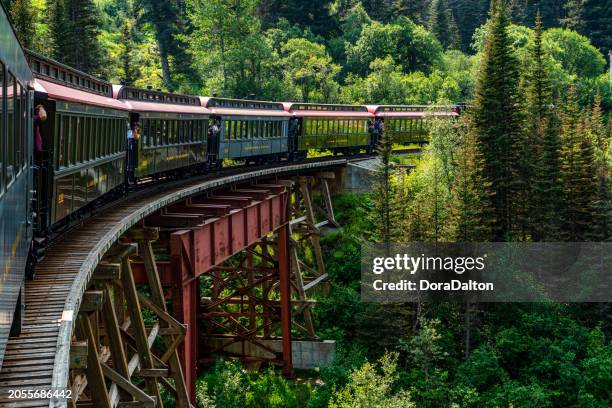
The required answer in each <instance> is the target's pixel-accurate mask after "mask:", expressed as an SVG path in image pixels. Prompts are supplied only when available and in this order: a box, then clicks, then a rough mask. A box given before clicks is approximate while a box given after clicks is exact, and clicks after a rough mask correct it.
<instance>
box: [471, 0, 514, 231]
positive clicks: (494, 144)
mask: <svg viewBox="0 0 612 408" xmlns="http://www.w3.org/2000/svg"><path fill="white" fill-rule="evenodd" d="M506 7H507V5H506V3H505V2H504V1H499V2H497V3H495V6H494V8H493V9H492V12H491V13H492V17H491V18H492V19H491V22H490V26H489V28H488V29H487V36H486V41H485V46H484V50H483V56H482V60H481V67H480V72H479V75H478V82H477V85H476V97H475V99H474V105H473V107H472V108H471V109H470V111H469V114H470V126H471V127H472V130H471V131H473V132H474V134H475V136H476V139H477V141H478V143H479V145H480V148H481V151H482V155H483V159H484V176H485V177H486V179H487V180H488V181H489V182H490V183H491V190H492V193H493V196H492V199H491V201H492V206H493V211H494V216H495V220H496V223H495V225H494V231H493V232H494V239H495V240H508V239H510V238H511V237H512V236H513V234H514V232H513V229H514V227H515V223H517V221H519V220H517V216H518V214H519V206H520V204H519V205H517V204H516V202H515V201H514V200H515V198H516V194H521V193H523V191H522V189H521V187H520V183H522V180H521V174H517V173H516V172H515V169H516V163H514V162H513V158H514V156H513V153H517V152H518V149H519V148H520V147H521V142H522V134H521V128H522V118H521V115H520V111H519V109H520V108H519V107H520V102H519V93H518V85H519V70H518V61H517V60H516V57H515V55H514V52H513V50H512V45H511V44H512V42H511V38H510V36H509V34H508V26H509V23H510V21H509V16H508V11H507V8H506ZM519 170H520V167H519Z"/></svg>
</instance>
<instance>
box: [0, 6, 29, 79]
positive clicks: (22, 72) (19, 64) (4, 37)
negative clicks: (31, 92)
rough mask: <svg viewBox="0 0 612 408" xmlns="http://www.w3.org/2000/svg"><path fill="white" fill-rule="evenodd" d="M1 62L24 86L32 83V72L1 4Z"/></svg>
mask: <svg viewBox="0 0 612 408" xmlns="http://www.w3.org/2000/svg"><path fill="white" fill-rule="evenodd" d="M0 44H2V46H0V61H2V63H3V64H4V65H5V66H6V68H7V69H8V70H9V71H11V72H12V73H13V74H14V75H15V76H16V77H17V80H19V81H20V82H21V83H22V84H31V83H32V79H33V77H32V72H31V71H30V69H29V68H28V63H27V60H26V58H25V57H24V55H23V52H22V50H21V46H20V44H19V40H17V36H16V35H15V31H14V30H13V26H12V25H11V24H10V23H9V20H8V17H7V14H6V12H5V11H4V6H2V5H1V4H0Z"/></svg>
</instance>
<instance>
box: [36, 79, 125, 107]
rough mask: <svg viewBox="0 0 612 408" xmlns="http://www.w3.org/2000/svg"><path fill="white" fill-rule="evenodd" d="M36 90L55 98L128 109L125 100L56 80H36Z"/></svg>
mask: <svg viewBox="0 0 612 408" xmlns="http://www.w3.org/2000/svg"><path fill="white" fill-rule="evenodd" d="M34 91H36V92H40V93H44V94H46V95H47V96H48V97H49V98H51V99H55V100H60V101H66V102H77V103H82V104H86V105H94V106H98V107H101V108H110V109H118V110H128V107H127V106H126V105H125V104H124V103H123V102H121V101H118V100H116V99H113V98H110V97H108V96H103V95H99V94H96V93H91V92H86V91H83V90H80V89H75V88H71V87H67V86H64V85H61V84H58V83H56V82H51V81H46V80H44V79H35V80H34Z"/></svg>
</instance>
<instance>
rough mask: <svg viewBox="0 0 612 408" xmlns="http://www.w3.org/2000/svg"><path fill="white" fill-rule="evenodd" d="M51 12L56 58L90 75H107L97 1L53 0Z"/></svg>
mask: <svg viewBox="0 0 612 408" xmlns="http://www.w3.org/2000/svg"><path fill="white" fill-rule="evenodd" d="M50 15H51V31H52V34H53V40H54V44H55V47H54V53H53V54H54V55H53V56H54V58H55V59H57V60H59V61H61V62H63V63H64V64H67V65H70V66H71V67H74V68H77V69H80V70H81V71H84V72H87V73H89V74H93V75H102V74H104V69H103V51H102V47H101V45H100V41H99V39H98V35H99V33H100V16H99V10H98V7H97V6H96V4H95V3H94V1H93V0H51V4H50Z"/></svg>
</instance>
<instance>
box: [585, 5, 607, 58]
mask: <svg viewBox="0 0 612 408" xmlns="http://www.w3.org/2000/svg"><path fill="white" fill-rule="evenodd" d="M583 11H584V13H583V16H584V25H585V28H584V34H585V35H586V36H587V37H589V38H590V39H591V42H592V43H593V45H595V46H596V47H599V49H600V50H601V51H602V52H603V53H604V54H607V53H608V50H609V49H610V47H612V30H610V27H612V1H610V0H585V1H584V7H583Z"/></svg>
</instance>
